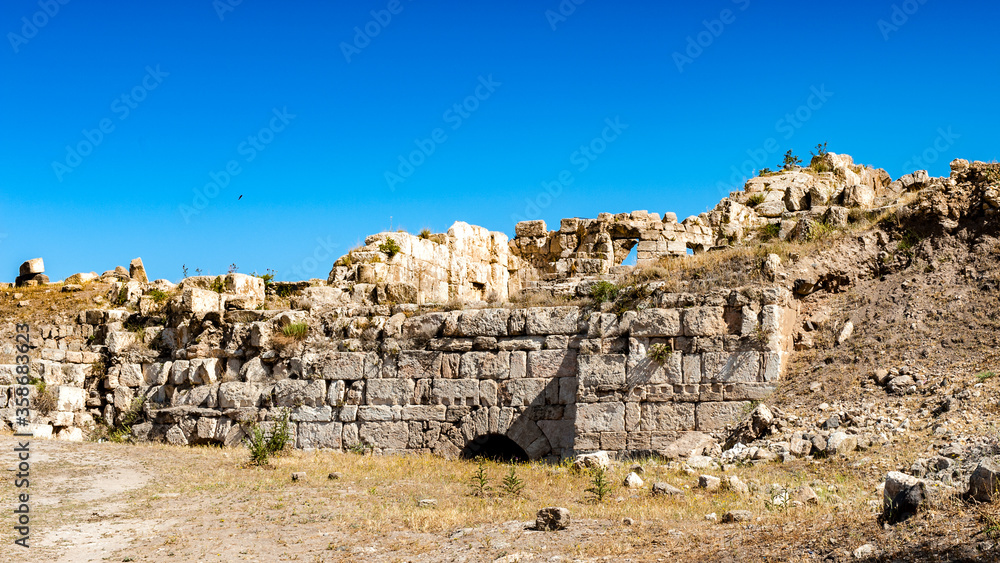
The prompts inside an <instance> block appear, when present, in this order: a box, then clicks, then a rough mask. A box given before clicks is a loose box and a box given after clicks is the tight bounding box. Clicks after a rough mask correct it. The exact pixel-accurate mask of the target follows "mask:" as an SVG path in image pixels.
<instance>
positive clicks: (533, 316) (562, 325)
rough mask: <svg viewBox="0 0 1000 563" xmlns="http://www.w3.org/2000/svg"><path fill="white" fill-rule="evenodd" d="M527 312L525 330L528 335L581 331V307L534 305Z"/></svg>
mask: <svg viewBox="0 0 1000 563" xmlns="http://www.w3.org/2000/svg"><path fill="white" fill-rule="evenodd" d="M525 313H526V319H525V332H527V334H528V335H539V334H541V335H549V334H576V333H577V332H579V322H580V308H579V307H532V308H530V309H527V310H526V311H525Z"/></svg>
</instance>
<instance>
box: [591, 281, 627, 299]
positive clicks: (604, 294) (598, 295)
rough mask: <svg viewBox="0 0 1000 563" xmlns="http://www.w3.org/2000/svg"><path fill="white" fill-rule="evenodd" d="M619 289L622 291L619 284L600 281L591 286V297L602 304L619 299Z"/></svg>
mask: <svg viewBox="0 0 1000 563" xmlns="http://www.w3.org/2000/svg"><path fill="white" fill-rule="evenodd" d="M619 291H621V288H620V287H618V286H617V285H615V284H613V283H611V282H608V281H599V282H597V283H595V284H594V285H592V286H590V297H591V299H593V300H594V303H597V304H598V305H600V304H601V303H607V302H609V301H614V300H615V299H617V298H618V292H619Z"/></svg>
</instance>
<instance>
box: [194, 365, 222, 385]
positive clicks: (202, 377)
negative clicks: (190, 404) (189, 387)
mask: <svg viewBox="0 0 1000 563" xmlns="http://www.w3.org/2000/svg"><path fill="white" fill-rule="evenodd" d="M222 368H223V364H222V362H221V361H219V358H196V359H194V360H191V372H190V376H189V377H190V379H191V383H193V384H195V385H211V384H213V383H215V382H217V381H219V380H220V379H221V378H222Z"/></svg>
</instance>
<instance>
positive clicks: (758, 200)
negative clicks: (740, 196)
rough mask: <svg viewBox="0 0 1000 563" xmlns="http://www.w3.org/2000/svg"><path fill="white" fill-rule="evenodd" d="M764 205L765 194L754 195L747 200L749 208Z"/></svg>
mask: <svg viewBox="0 0 1000 563" xmlns="http://www.w3.org/2000/svg"><path fill="white" fill-rule="evenodd" d="M762 203H764V194H753V195H752V196H750V199H748V200H747V207H757V206H758V205H760V204H762Z"/></svg>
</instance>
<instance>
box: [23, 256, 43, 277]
mask: <svg viewBox="0 0 1000 563" xmlns="http://www.w3.org/2000/svg"><path fill="white" fill-rule="evenodd" d="M18 272H19V274H20V275H22V276H30V275H34V274H42V273H45V261H44V260H42V259H41V258H32V259H31V260H27V261H25V262H24V263H23V264H21V268H20V269H19V270H18Z"/></svg>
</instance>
